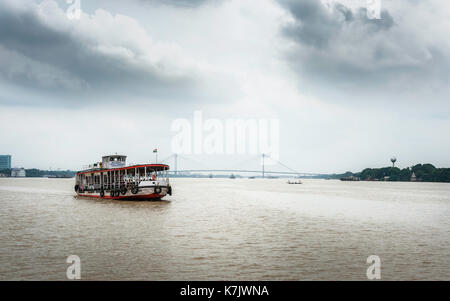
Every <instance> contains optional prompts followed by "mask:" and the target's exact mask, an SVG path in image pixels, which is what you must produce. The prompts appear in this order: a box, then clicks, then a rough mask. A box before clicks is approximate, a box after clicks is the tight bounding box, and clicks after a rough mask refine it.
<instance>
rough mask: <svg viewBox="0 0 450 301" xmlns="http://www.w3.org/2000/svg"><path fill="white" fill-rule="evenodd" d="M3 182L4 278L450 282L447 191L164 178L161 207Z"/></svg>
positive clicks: (439, 187)
mask: <svg viewBox="0 0 450 301" xmlns="http://www.w3.org/2000/svg"><path fill="white" fill-rule="evenodd" d="M73 182H74V180H73V179H0V226H1V231H0V279H1V280H65V279H67V278H66V269H67V268H68V267H69V265H70V264H68V263H66V259H67V257H68V256H69V255H77V256H79V257H80V259H81V278H82V280H366V279H367V276H366V270H367V268H368V267H369V266H370V264H368V263H367V262H366V260H367V258H368V256H370V255H377V256H379V258H380V259H381V267H380V268H381V279H382V280H418V279H424V280H425V279H426V280H433V279H441V280H450V260H449V258H450V257H449V256H450V184H439V183H388V182H341V181H334V180H328V181H327V180H304V181H303V182H304V184H303V185H288V184H286V180H283V179H171V183H172V186H173V189H174V194H173V195H172V196H171V197H167V199H166V200H165V201H160V202H128V201H110V200H92V199H83V198H77V197H75V196H74V192H73V185H74V183H73Z"/></svg>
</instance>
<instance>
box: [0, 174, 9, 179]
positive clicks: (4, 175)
mask: <svg viewBox="0 0 450 301" xmlns="http://www.w3.org/2000/svg"><path fill="white" fill-rule="evenodd" d="M7 177H9V175H8V174H6V173H0V178H7Z"/></svg>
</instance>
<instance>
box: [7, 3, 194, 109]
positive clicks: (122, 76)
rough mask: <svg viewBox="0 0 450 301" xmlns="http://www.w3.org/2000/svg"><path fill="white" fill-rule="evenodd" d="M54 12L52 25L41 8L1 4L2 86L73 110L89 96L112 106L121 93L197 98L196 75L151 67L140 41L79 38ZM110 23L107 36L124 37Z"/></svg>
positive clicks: (156, 65)
mask: <svg viewBox="0 0 450 301" xmlns="http://www.w3.org/2000/svg"><path fill="white" fill-rule="evenodd" d="M53 9H54V10H55V7H53ZM56 9H58V8H57V7H56ZM55 11H56V12H59V13H61V15H60V16H59V19H58V16H53V15H47V17H49V18H52V17H55V20H56V22H49V21H48V19H46V18H44V17H42V14H41V13H39V12H38V10H37V9H36V6H23V7H16V6H13V5H8V3H7V2H6V3H3V2H2V3H0V62H1V65H2V68H1V70H0V81H3V83H5V82H6V83H8V84H10V85H11V86H13V87H24V88H26V89H28V90H30V89H33V90H35V91H36V92H39V93H40V95H41V96H44V97H45V96H48V95H54V96H57V98H58V102H62V101H65V102H66V104H69V105H70V102H71V101H76V102H78V103H82V102H83V99H84V98H83V96H86V95H89V96H91V98H90V99H92V98H93V97H95V99H96V101H102V99H103V100H107V101H111V100H113V99H112V98H108V96H117V93H118V92H119V91H120V93H123V94H127V95H129V96H138V97H141V98H161V97H162V98H168V99H179V98H182V97H183V98H184V99H186V97H187V96H193V97H195V93H196V91H195V88H194V87H195V86H196V84H197V83H196V77H195V75H193V72H192V73H190V74H189V76H188V75H186V74H183V72H179V70H177V71H176V72H173V71H172V70H171V68H172V65H168V64H166V62H165V61H161V60H160V61H156V62H150V61H151V58H152V57H151V56H152V53H145V50H146V49H145V48H146V47H145V45H143V46H141V45H139V44H138V43H139V41H132V42H133V43H130V39H131V38H130V37H127V36H123V37H119V38H118V39H107V41H103V42H102V41H101V39H96V37H95V36H90V35H89V34H90V33H89V32H86V33H83V32H81V33H80V31H77V30H78V29H77V28H74V27H72V26H74V25H72V24H71V23H70V22H71V21H69V20H67V19H66V18H65V15H64V14H63V12H62V11H58V10H55ZM106 17H108V16H106ZM107 21H108V22H109V21H111V20H107ZM108 22H105V24H104V25H103V24H102V23H101V22H100V23H98V24H100V25H101V26H103V27H104V28H103V29H104V33H105V34H106V35H113V36H114V35H120V33H116V32H114V28H113V29H111V30H110V32H108V25H107V24H108ZM119 25H120V24H119ZM125 25H126V24H125ZM132 25H133V26H134V25H135V24H133V23H132ZM75 26H76V25H75ZM103 29H102V30H103ZM120 38H123V40H124V42H123V43H122V42H121V41H120ZM150 51H151V50H150ZM147 56H149V57H150V58H147ZM171 63H172V62H171ZM173 65H175V67H178V66H177V65H176V63H173ZM180 69H182V68H180ZM99 96H102V98H100V97H99ZM105 96H106V97H105ZM86 99H87V98H86ZM0 101H1V100H0ZM18 101H25V100H23V99H20V100H18ZM26 102H27V103H30V102H33V101H32V100H28V101H26Z"/></svg>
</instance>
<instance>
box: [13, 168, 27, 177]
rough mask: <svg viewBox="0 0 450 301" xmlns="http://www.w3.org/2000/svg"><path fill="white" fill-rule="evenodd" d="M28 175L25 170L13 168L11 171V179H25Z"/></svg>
mask: <svg viewBox="0 0 450 301" xmlns="http://www.w3.org/2000/svg"><path fill="white" fill-rule="evenodd" d="M26 176H27V173H26V172H25V168H13V169H11V177H13V178H25V177H26Z"/></svg>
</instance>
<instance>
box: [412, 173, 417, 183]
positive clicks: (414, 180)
mask: <svg viewBox="0 0 450 301" xmlns="http://www.w3.org/2000/svg"><path fill="white" fill-rule="evenodd" d="M416 181H417V178H416V174H415V173H414V171H413V173H412V175H411V182H416Z"/></svg>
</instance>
